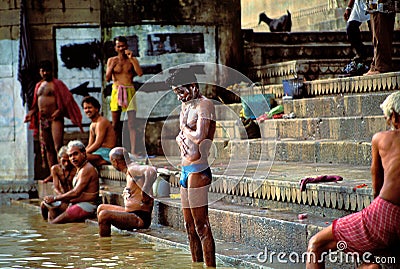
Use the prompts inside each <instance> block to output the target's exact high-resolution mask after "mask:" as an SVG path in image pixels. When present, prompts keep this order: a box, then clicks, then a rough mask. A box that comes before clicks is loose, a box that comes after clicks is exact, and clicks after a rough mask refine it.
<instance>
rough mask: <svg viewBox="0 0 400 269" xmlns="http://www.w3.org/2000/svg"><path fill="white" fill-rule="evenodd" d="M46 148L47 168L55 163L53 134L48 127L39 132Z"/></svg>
mask: <svg viewBox="0 0 400 269" xmlns="http://www.w3.org/2000/svg"><path fill="white" fill-rule="evenodd" d="M40 135H41V136H42V138H43V142H44V147H45V149H46V158H47V164H48V166H49V169H51V167H52V166H53V165H55V164H57V152H56V150H55V148H54V141H53V135H52V132H51V129H50V128H46V129H42V130H41V134H40Z"/></svg>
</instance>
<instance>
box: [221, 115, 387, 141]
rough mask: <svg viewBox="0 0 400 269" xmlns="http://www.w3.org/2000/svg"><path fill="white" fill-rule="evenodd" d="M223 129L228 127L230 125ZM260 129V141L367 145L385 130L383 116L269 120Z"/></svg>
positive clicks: (385, 125)
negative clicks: (303, 141)
mask: <svg viewBox="0 0 400 269" xmlns="http://www.w3.org/2000/svg"><path fill="white" fill-rule="evenodd" d="M226 126H227V127H229V125H226ZM259 126H260V131H261V137H262V138H264V139H271V138H275V139H277V140H280V139H295V140H300V141H301V140H311V141H318V140H327V139H330V140H338V141H339V140H350V141H351V140H354V141H358V142H362V141H366V142H370V141H371V138H372V136H373V135H374V134H375V133H377V132H380V131H382V130H386V128H387V123H386V120H385V118H384V117H383V116H354V117H330V118H320V117H318V118H299V119H296V118H295V119H273V120H271V119H270V120H266V121H263V122H260V123H259ZM225 133H227V132H225ZM231 133H232V132H231ZM234 134H235V133H234ZM221 135H223V133H222V134H221Z"/></svg>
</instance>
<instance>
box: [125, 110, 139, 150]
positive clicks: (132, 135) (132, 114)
mask: <svg viewBox="0 0 400 269" xmlns="http://www.w3.org/2000/svg"><path fill="white" fill-rule="evenodd" d="M127 113H128V127H129V141H130V143H131V153H132V155H133V156H135V157H138V154H137V152H136V128H135V127H136V126H135V124H136V111H135V110H130V111H128V112H127Z"/></svg>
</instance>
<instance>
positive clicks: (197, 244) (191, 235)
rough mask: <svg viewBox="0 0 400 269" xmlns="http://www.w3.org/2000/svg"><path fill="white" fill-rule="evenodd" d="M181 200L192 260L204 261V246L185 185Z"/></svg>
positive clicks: (182, 189)
mask: <svg viewBox="0 0 400 269" xmlns="http://www.w3.org/2000/svg"><path fill="white" fill-rule="evenodd" d="M181 202H182V212H183V218H184V220H185V228H186V232H187V235H188V239H189V246H190V252H191V254H192V261H193V262H203V261H204V260H203V248H202V246H201V241H200V237H199V235H198V234H197V232H196V227H195V225H194V219H193V216H192V212H191V210H190V208H189V201H188V191H187V189H185V188H183V187H181Z"/></svg>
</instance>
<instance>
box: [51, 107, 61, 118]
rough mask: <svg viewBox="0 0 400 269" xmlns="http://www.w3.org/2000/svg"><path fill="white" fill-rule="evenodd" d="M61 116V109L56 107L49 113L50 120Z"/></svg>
mask: <svg viewBox="0 0 400 269" xmlns="http://www.w3.org/2000/svg"><path fill="white" fill-rule="evenodd" d="M60 117H61V110H59V109H57V110H56V111H54V112H53V114H51V120H55V119H58V118H60Z"/></svg>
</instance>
